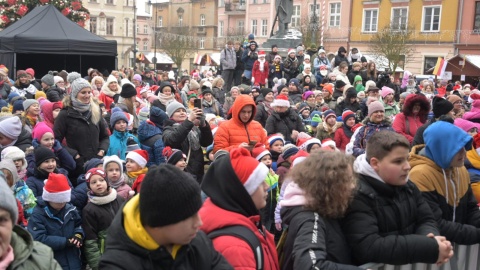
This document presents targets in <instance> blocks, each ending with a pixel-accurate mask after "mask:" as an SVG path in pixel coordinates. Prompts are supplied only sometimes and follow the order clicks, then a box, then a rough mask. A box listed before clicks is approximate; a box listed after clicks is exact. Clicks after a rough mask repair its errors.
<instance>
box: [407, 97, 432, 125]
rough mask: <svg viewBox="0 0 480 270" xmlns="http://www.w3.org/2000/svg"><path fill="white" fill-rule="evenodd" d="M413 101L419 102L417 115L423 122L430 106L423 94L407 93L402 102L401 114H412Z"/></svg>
mask: <svg viewBox="0 0 480 270" xmlns="http://www.w3.org/2000/svg"><path fill="white" fill-rule="evenodd" d="M415 103H419V104H420V112H418V116H419V117H420V119H421V120H422V122H425V121H426V120H427V117H428V113H429V112H430V108H431V107H430V102H429V101H428V99H427V97H425V95H423V94H416V95H408V96H407V99H406V100H405V103H404V104H403V114H404V115H405V116H413V112H412V111H413V106H414V105H415Z"/></svg>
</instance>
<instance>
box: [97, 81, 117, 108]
mask: <svg viewBox="0 0 480 270" xmlns="http://www.w3.org/2000/svg"><path fill="white" fill-rule="evenodd" d="M120 92H121V88H119V87H118V81H117V79H116V78H115V77H114V76H113V75H110V76H108V78H107V82H106V83H105V84H104V85H103V86H102V89H101V90H100V95H99V96H98V100H100V101H101V102H103V104H105V108H106V109H107V111H108V112H110V110H111V109H112V108H111V106H112V103H117V102H118V97H119V95H120Z"/></svg>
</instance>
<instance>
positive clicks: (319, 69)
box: [313, 49, 332, 84]
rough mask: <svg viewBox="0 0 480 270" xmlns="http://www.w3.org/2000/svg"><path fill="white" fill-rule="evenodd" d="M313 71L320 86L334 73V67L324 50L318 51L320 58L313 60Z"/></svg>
mask: <svg viewBox="0 0 480 270" xmlns="http://www.w3.org/2000/svg"><path fill="white" fill-rule="evenodd" d="M313 71H314V73H315V78H316V80H317V82H318V83H319V84H320V83H321V82H322V81H323V78H325V76H327V74H328V72H330V71H332V66H331V64H330V61H329V60H328V58H327V54H326V52H325V50H324V49H320V50H318V56H317V57H315V59H314V60H313Z"/></svg>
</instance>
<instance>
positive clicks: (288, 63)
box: [283, 49, 300, 81]
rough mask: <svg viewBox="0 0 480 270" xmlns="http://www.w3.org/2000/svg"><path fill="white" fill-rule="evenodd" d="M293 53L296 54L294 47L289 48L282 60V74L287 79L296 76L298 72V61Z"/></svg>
mask: <svg viewBox="0 0 480 270" xmlns="http://www.w3.org/2000/svg"><path fill="white" fill-rule="evenodd" d="M295 54H296V52H295V49H289V50H288V55H287V57H286V58H285V60H284V61H283V70H284V72H285V74H284V75H285V79H287V81H290V79H293V78H296V77H297V76H298V74H299V73H300V72H299V70H298V67H299V66H300V63H299V61H298V59H297V56H296V55H295Z"/></svg>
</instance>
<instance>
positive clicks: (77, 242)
mask: <svg viewBox="0 0 480 270" xmlns="http://www.w3.org/2000/svg"><path fill="white" fill-rule="evenodd" d="M82 244H83V236H82V235H81V234H79V233H77V234H75V235H74V236H72V237H70V238H69V239H67V246H69V247H78V248H79V247H81V246H82Z"/></svg>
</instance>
